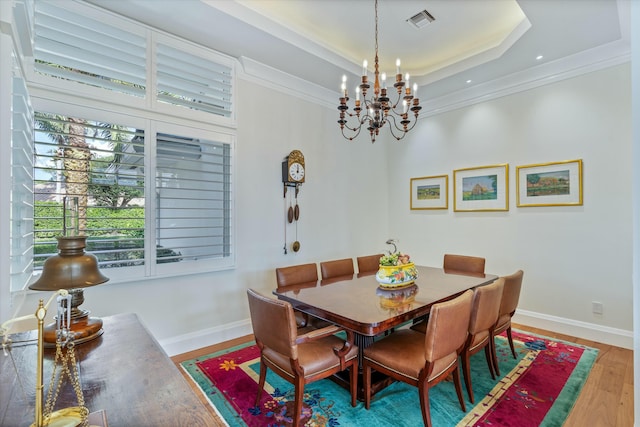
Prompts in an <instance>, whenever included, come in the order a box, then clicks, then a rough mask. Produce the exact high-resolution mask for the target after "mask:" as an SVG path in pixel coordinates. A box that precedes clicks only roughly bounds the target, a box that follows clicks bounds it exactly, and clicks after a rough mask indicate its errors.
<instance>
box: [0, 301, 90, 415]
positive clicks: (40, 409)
mask: <svg viewBox="0 0 640 427" xmlns="http://www.w3.org/2000/svg"><path fill="white" fill-rule="evenodd" d="M68 294H69V292H68V291H66V290H65V289H61V290H59V291H57V292H56V293H55V294H54V295H53V296H52V297H51V298H50V299H49V301H48V302H47V304H46V305H45V304H44V303H43V301H42V300H40V302H39V304H38V309H37V310H36V312H35V314H34V315H29V316H23V317H20V318H15V319H11V320H9V321H7V322H5V323H3V324H2V325H0V335H4V337H5V338H4V340H3V345H5V344H6V341H7V338H6V331H8V325H9V324H11V323H14V322H16V321H21V320H26V319H30V318H33V317H35V318H36V319H37V321H38V356H37V359H38V360H37V363H36V407H35V422H34V423H33V424H31V427H45V426H48V427H77V426H85V425H86V423H87V417H88V416H89V410H88V409H87V408H86V407H85V406H84V397H83V395H82V390H81V389H80V383H79V378H78V377H77V370H76V369H75V357H73V362H74V374H75V378H71V381H72V382H73V383H74V388H75V389H76V394H77V397H78V404H79V406H73V407H69V408H64V409H60V410H57V411H55V412H50V413H47V414H45V405H44V383H43V364H44V339H43V336H44V318H45V316H46V315H47V308H48V307H49V304H50V303H51V301H52V300H53V299H54V298H55V297H57V296H58V295H60V296H67V295H68ZM58 345H59V346H61V345H62V343H61V342H60V341H58ZM71 345H73V344H71ZM56 350H57V351H56V362H57V361H58V352H59V351H61V348H57V349H56ZM65 363H67V361H66V360H65ZM54 374H55V371H54ZM52 380H53V378H52ZM50 387H54V384H53V381H52V383H51V385H50ZM56 390H57V387H56ZM51 393H52V390H49V396H51ZM55 398H57V391H56V393H55V397H54V398H53V399H52V400H50V399H49V398H48V399H47V400H48V401H47V405H46V406H47V408H46V409H47V411H46V412H49V411H50V410H51V408H52V407H53V404H54V403H55Z"/></svg>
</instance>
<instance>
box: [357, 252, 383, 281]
mask: <svg viewBox="0 0 640 427" xmlns="http://www.w3.org/2000/svg"><path fill="white" fill-rule="evenodd" d="M380 258H382V254H375V255H365V256H359V257H357V258H356V263H357V264H358V277H362V276H370V275H373V274H376V273H377V272H378V268H379V267H380Z"/></svg>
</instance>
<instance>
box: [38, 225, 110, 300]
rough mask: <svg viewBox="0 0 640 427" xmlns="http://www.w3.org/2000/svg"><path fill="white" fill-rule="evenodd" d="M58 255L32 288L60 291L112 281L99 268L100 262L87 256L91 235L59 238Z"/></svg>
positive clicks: (43, 270)
mask: <svg viewBox="0 0 640 427" xmlns="http://www.w3.org/2000/svg"><path fill="white" fill-rule="evenodd" d="M57 239H58V254H57V255H54V256H51V257H49V258H47V260H46V261H45V262H44V265H43V267H42V274H41V275H40V278H39V279H38V280H36V281H35V282H34V283H33V284H31V285H29V289H32V290H35V291H57V290H60V289H75V288H87V287H89V286H95V285H99V284H101V283H105V282H107V281H108V280H109V278H108V277H106V276H104V275H103V274H102V273H101V272H100V270H99V269H98V260H97V258H96V257H95V256H94V255H91V254H87V253H85V251H84V248H85V247H86V246H87V243H86V241H87V236H61V237H58V238H57Z"/></svg>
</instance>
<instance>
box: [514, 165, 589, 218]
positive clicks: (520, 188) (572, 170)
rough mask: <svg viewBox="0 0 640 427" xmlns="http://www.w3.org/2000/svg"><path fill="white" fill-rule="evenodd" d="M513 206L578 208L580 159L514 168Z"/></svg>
mask: <svg viewBox="0 0 640 427" xmlns="http://www.w3.org/2000/svg"><path fill="white" fill-rule="evenodd" d="M516 187H517V195H516V204H517V206H519V207H528V206H572V205H577V206H579V205H582V159H577V160H566V161H563V162H553V163H541V164H537V165H524V166H518V167H516Z"/></svg>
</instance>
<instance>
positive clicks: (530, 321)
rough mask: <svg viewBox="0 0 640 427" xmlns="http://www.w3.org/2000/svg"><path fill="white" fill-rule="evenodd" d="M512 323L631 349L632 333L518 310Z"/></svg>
mask: <svg viewBox="0 0 640 427" xmlns="http://www.w3.org/2000/svg"><path fill="white" fill-rule="evenodd" d="M513 322H514V323H520V324H522V325H526V326H532V327H534V328H540V329H546V330H548V331H553V332H558V333H561V334H565V335H571V336H573V337H577V338H582V339H586V340H590V341H596V342H601V343H603V344H608V345H613V346H616V347H622V348H627V349H630V350H632V349H633V331H627V330H624V329H617V328H610V327H608V326H602V325H597V324H595V323H587V322H581V321H578V320H572V319H566V318H563V317H556V316H550V315H547V314H542V313H536V312H532V311H527V310H519V309H518V310H516V314H515V315H514V316H513Z"/></svg>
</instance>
